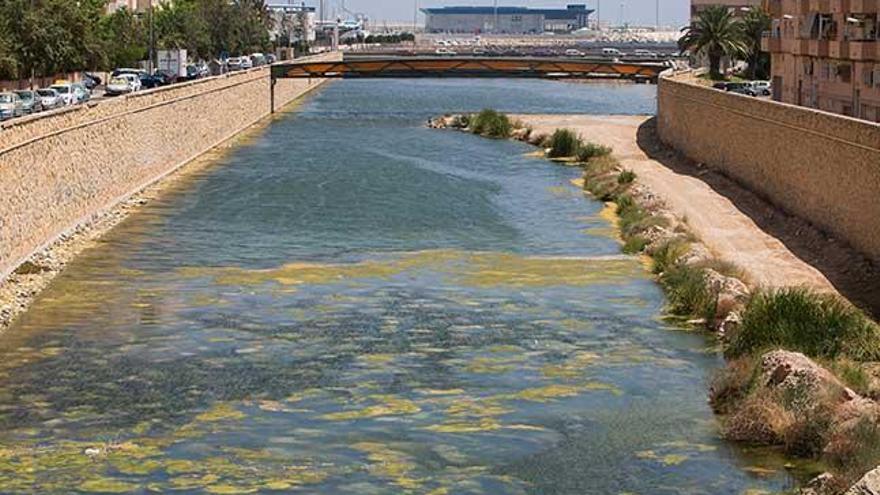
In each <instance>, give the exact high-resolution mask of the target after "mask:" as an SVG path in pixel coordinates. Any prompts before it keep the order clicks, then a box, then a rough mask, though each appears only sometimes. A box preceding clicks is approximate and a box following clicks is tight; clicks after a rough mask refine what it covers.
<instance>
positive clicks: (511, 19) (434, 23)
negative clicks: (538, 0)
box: [422, 4, 593, 34]
mask: <svg viewBox="0 0 880 495" xmlns="http://www.w3.org/2000/svg"><path fill="white" fill-rule="evenodd" d="M422 12H424V14H425V30H426V31H427V32H429V33H497V34H536V33H543V32H547V31H550V32H555V33H565V32H571V31H574V30H577V29H581V28H584V27H587V24H588V21H589V17H590V14H592V13H593V11H592V10H590V9H588V8H587V6H586V5H582V4H578V5H569V6H568V7H567V8H564V9H530V8H525V7H443V8H428V9H422Z"/></svg>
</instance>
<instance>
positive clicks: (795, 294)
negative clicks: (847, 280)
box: [725, 288, 880, 362]
mask: <svg viewBox="0 0 880 495" xmlns="http://www.w3.org/2000/svg"><path fill="white" fill-rule="evenodd" d="M775 348H784V349H788V350H791V351H798V352H802V353H804V354H806V355H808V356H811V357H818V358H826V359H835V358H838V357H847V358H849V359H852V360H854V361H859V362H862V361H876V360H878V359H880V331H878V328H877V325H876V324H874V323H873V322H871V321H870V320H869V319H868V318H867V317H866V316H865V315H864V314H863V313H862V312H861V311H859V310H858V309H856V308H855V307H853V306H851V305H850V304H849V303H847V302H845V301H843V300H841V299H840V298H838V297H836V296H832V295H825V294H817V293H814V292H810V291H808V290H806V289H802V288H787V289H779V290H771V291H760V292H758V293H756V294H754V295H753V296H752V298H751V299H750V300H749V303H748V304H747V305H746V308H745V311H744V312H743V321H742V324H741V325H740V327H739V330H738V331H737V332H735V334H734V335H732V338H731V340H730V341H729V343H728V345H727V348H726V349H725V354H727V355H728V356H730V357H739V356H744V355H746V354H754V353H759V352H762V351H765V350H769V349H775Z"/></svg>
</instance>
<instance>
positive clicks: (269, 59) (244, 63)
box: [226, 53, 278, 71]
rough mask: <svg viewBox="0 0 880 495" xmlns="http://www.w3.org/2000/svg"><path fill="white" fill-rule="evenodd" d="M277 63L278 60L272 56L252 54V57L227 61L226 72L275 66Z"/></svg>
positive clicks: (245, 56) (233, 58)
mask: <svg viewBox="0 0 880 495" xmlns="http://www.w3.org/2000/svg"><path fill="white" fill-rule="evenodd" d="M277 61H278V59H277V58H276V57H275V55H272V54H268V55H263V54H262V53H252V54H250V55H243V56H241V57H230V58H228V59H226V70H227V71H236V70H247V69H252V68H254V67H260V66H261V65H267V64H274V63H275V62H277Z"/></svg>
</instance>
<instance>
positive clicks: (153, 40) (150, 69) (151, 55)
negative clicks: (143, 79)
mask: <svg viewBox="0 0 880 495" xmlns="http://www.w3.org/2000/svg"><path fill="white" fill-rule="evenodd" d="M149 15H150V61H149V62H148V63H147V68H148V70H149V71H150V74H151V75H152V74H153V58H154V56H155V54H156V53H155V45H154V43H155V39H154V38H153V0H150V12H149Z"/></svg>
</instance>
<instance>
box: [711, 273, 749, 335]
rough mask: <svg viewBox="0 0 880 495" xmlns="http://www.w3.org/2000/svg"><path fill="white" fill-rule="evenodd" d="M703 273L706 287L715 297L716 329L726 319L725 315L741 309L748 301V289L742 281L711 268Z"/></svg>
mask: <svg viewBox="0 0 880 495" xmlns="http://www.w3.org/2000/svg"><path fill="white" fill-rule="evenodd" d="M704 273H705V277H706V286H707V287H708V288H709V290H710V291H711V293H714V294H716V295H717V301H716V303H715V316H716V318H717V321H716V322H715V323H716V327H718V325H720V323H721V322H722V321H723V320H724V319H725V318H727V315H729V314H731V313H732V312H734V311H739V310H741V309H742V307H743V305H744V304H745V303H746V301H748V298H749V288H748V286H746V284H745V283H743V281H742V280H740V279H738V278H735V277H728V276H727V275H723V274H721V273H719V272H717V271H715V270H712V269H711V268H707V269H706V270H705V271H704Z"/></svg>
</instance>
